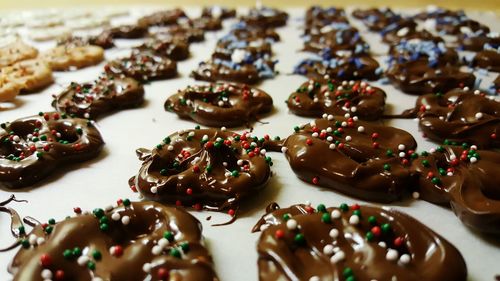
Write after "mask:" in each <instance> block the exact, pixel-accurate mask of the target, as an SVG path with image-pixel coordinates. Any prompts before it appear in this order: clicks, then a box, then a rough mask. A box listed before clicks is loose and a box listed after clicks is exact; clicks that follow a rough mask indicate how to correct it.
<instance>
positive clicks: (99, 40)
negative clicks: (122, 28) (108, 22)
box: [57, 31, 115, 49]
mask: <svg viewBox="0 0 500 281" xmlns="http://www.w3.org/2000/svg"><path fill="white" fill-rule="evenodd" d="M57 45H58V46H61V45H65V46H75V47H79V46H87V45H95V46H99V47H101V48H103V49H109V48H113V47H114V46H115V43H114V42H113V37H112V36H111V33H109V32H108V31H103V32H101V33H99V34H98V35H96V36H88V37H79V36H68V37H63V38H61V39H59V40H58V41H57Z"/></svg>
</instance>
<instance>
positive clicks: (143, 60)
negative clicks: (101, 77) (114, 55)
mask: <svg viewBox="0 0 500 281" xmlns="http://www.w3.org/2000/svg"><path fill="white" fill-rule="evenodd" d="M104 70H105V71H106V73H108V74H110V75H113V76H119V77H131V78H134V79H135V80H137V81H140V82H147V81H152V80H161V79H169V78H173V77H175V76H176V75H177V63H176V62H175V61H172V60H170V59H168V58H166V57H163V56H158V55H155V54H152V53H151V52H148V51H144V52H133V53H132V54H131V55H130V56H129V57H124V58H121V59H117V60H113V61H110V62H108V63H107V64H106V65H105V66H104Z"/></svg>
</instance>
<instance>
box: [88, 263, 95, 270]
mask: <svg viewBox="0 0 500 281" xmlns="http://www.w3.org/2000/svg"><path fill="white" fill-rule="evenodd" d="M87 268H88V269H90V270H95V262H93V261H89V262H88V263H87Z"/></svg>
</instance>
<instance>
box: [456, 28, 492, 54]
mask: <svg viewBox="0 0 500 281" xmlns="http://www.w3.org/2000/svg"><path fill="white" fill-rule="evenodd" d="M458 43H459V44H460V47H461V48H462V49H464V50H467V51H474V52H479V51H482V50H483V49H484V45H485V44H488V45H490V46H491V47H493V48H495V49H497V48H498V47H500V36H498V34H494V33H489V34H479V35H467V34H461V35H460V36H459V39H458Z"/></svg>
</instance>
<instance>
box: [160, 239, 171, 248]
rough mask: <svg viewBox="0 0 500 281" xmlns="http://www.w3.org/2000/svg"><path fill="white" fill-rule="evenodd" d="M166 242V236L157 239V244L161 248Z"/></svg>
mask: <svg viewBox="0 0 500 281" xmlns="http://www.w3.org/2000/svg"><path fill="white" fill-rule="evenodd" d="M168 243H169V241H168V240H167V238H161V239H160V240H158V246H160V247H162V248H165V247H166V246H167V245H168Z"/></svg>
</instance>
